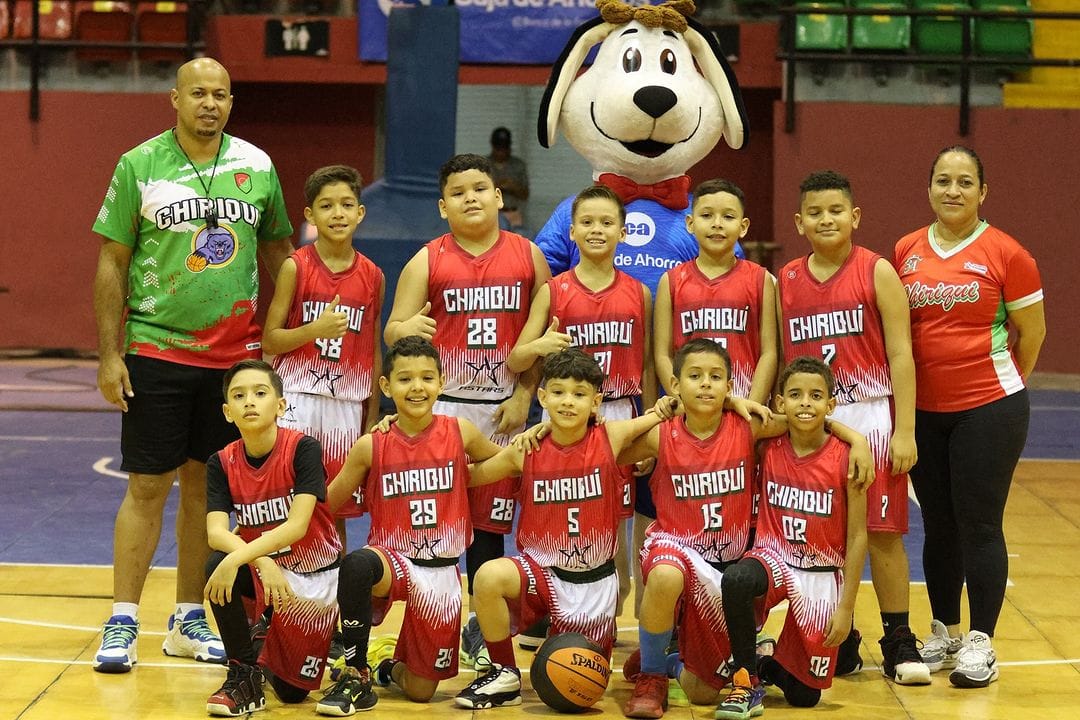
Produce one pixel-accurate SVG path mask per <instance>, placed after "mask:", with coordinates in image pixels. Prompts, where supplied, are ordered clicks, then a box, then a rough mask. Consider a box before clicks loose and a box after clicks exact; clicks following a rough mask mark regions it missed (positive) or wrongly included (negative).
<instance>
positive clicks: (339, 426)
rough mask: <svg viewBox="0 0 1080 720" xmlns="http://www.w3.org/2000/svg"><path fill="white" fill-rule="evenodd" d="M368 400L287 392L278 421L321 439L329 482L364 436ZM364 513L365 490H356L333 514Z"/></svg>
mask: <svg viewBox="0 0 1080 720" xmlns="http://www.w3.org/2000/svg"><path fill="white" fill-rule="evenodd" d="M365 403H366V401H363V402H353V401H351V400H338V399H336V398H332V397H326V396H325V395H309V394H306V393H293V392H286V393H285V404H286V410H285V417H283V418H281V420H280V421H279V424H280V425H281V427H285V428H289V429H291V430H298V431H300V432H302V433H304V434H306V435H310V436H311V437H313V438H315V439H316V440H318V441H319V445H321V446H322V459H323V466H324V467H325V468H326V484H327V485H329V484H330V483H331V481H333V479H334V478H335V477H336V476H337V474H338V472H340V471H341V466H342V465H344V464H345V458H346V457H348V455H349V450H351V449H352V446H353V443H355V442H356V441H357V440H358V439H359V438H360V436H361V435H363V428H364V408H365ZM365 512H367V510H366V508H365V507H364V496H363V491H362V489H357V490H356V492H354V493H353V500H352V502H346V503H344V504H343V505H342V506H341V507H340V508H338V511H337V512H336V513H334V517H339V518H346V517H360V516H361V515H363V514H364V513H365Z"/></svg>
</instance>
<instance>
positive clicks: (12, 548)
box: [0, 391, 1080, 581]
mask: <svg viewBox="0 0 1080 720" xmlns="http://www.w3.org/2000/svg"><path fill="white" fill-rule="evenodd" d="M119 436H120V415H119V413H118V412H115V411H109V410H104V411H95V410H82V411H58V410H6V411H2V412H0V508H3V512H2V513H0V563H30V564H35V565H37V564H75V565H110V564H111V563H112V529H113V519H114V518H115V515H116V509H117V507H119V504H120V500H121V498H122V497H123V494H124V488H125V483H126V476H125V475H124V474H123V473H121V472H120V468H119V465H120V461H119V457H120V442H119ZM1024 457H1025V458H1028V459H1046V460H1077V459H1080V393H1076V392H1063V391H1032V422H1031V431H1030V433H1029V436H1028V443H1027V448H1026V450H1025V452H1024ZM176 495H177V493H176V492H175V491H174V492H173V496H172V498H171V499H170V502H169V505H168V506H167V509H166V517H165V519H164V522H163V524H162V529H163V531H162V538H161V542H160V543H159V545H158V550H157V554H156V555H155V557H154V565H155V566H174V565H175V564H176V542H175V538H174V536H173V527H174V523H175V512H176ZM910 510H911V513H910V516H911V530H910V532H909V534H908V536H907V542H908V550H909V554H910V558H911V575H912V580H915V581H918V580H922V579H923V573H922V563H921V560H920V553H921V546H922V521H921V517H920V515H919V511H918V508H917V507H916V506H915V505H914V503H912V505H911V508H910ZM366 536H367V521H366V519H364V518H360V519H357V520H353V521H350V524H349V537H350V546H351V547H357V546H359V544H360V541H361V540H362V539H363V538H365V537H366ZM507 550H508V551H511V550H512V547H511V546H510V545H509V544H508V547H507Z"/></svg>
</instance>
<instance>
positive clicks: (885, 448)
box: [832, 397, 908, 533]
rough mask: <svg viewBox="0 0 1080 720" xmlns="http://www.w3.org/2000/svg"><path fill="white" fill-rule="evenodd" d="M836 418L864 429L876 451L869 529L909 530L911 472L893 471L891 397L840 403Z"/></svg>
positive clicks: (868, 502)
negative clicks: (895, 472) (890, 452)
mask: <svg viewBox="0 0 1080 720" xmlns="http://www.w3.org/2000/svg"><path fill="white" fill-rule="evenodd" d="M832 419H833V420H836V421H838V422H841V423H843V424H844V425H847V426H848V427H850V428H852V429H854V430H857V431H858V432H861V433H862V434H863V435H865V436H866V440H867V441H868V442H869V443H870V451H871V452H872V453H873V454H874V466H875V468H874V469H875V476H874V482H873V483H872V484H871V485H870V487H869V488H868V489H867V491H866V529H867V530H869V531H870V532H889V533H906V532H907V531H908V476H907V473H902V474H900V475H893V474H892V462H890V461H889V440H890V439H892V433H893V403H892V398H891V397H878V398H868V399H866V400H860V401H859V402H857V403H852V404H850V405H837V406H836V409H835V410H833V414H832Z"/></svg>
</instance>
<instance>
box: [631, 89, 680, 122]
mask: <svg viewBox="0 0 1080 720" xmlns="http://www.w3.org/2000/svg"><path fill="white" fill-rule="evenodd" d="M678 101H679V98H678V97H676V96H675V93H674V92H672V91H671V90H669V89H668V88H666V87H664V86H663V85H646V86H645V87H643V88H641V89H640V90H638V91H637V92H636V93H634V104H635V105H637V106H638V107H639V108H641V109H642V111H644V112H645V113H646V114H647V115H648V116H649V117H651V118H652V119H653V120H655V119H657V118H659V117H660V116H661V115H663V114H664V113H666V112H667V111H668V110H670V109H671V108H673V107H675V103H677V102H678Z"/></svg>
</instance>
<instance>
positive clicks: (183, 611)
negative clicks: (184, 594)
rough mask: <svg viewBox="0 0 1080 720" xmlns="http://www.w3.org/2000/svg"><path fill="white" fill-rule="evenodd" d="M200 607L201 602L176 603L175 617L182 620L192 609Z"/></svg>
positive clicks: (199, 608)
mask: <svg viewBox="0 0 1080 720" xmlns="http://www.w3.org/2000/svg"><path fill="white" fill-rule="evenodd" d="M202 609H203V606H202V603H176V619H177V620H183V619H184V618H186V617H187V615H188V613H189V612H191V611H192V610H202Z"/></svg>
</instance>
